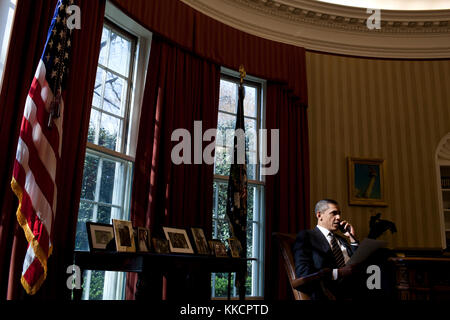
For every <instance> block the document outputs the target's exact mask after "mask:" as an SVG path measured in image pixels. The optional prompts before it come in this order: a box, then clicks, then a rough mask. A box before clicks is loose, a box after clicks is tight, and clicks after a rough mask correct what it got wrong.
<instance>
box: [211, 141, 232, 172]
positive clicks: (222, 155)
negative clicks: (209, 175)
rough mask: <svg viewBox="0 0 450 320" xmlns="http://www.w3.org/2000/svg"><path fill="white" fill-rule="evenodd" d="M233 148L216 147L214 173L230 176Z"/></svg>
mask: <svg viewBox="0 0 450 320" xmlns="http://www.w3.org/2000/svg"><path fill="white" fill-rule="evenodd" d="M231 157H232V155H231V149H229V148H224V147H216V153H215V155H214V174H220V175H223V176H228V175H229V174H230V164H231V159H232V158H231Z"/></svg>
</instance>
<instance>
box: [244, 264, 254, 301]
mask: <svg viewBox="0 0 450 320" xmlns="http://www.w3.org/2000/svg"><path fill="white" fill-rule="evenodd" d="M253 263H255V262H254V261H247V278H246V280H245V294H246V295H251V294H252V277H253V273H252V264H253Z"/></svg>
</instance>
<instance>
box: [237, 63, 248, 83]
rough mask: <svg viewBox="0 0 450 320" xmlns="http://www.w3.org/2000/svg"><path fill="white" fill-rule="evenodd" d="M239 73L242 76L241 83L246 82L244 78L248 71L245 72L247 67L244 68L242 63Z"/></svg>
mask: <svg viewBox="0 0 450 320" xmlns="http://www.w3.org/2000/svg"><path fill="white" fill-rule="evenodd" d="M239 74H240V76H241V84H242V83H244V78H245V76H246V75H247V73H246V72H245V69H244V65H242V64H241V65H240V66H239Z"/></svg>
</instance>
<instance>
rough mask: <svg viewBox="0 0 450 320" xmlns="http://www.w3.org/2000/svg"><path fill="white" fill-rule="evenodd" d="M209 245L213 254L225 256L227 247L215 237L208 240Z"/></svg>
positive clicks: (226, 255) (219, 256)
mask: <svg viewBox="0 0 450 320" xmlns="http://www.w3.org/2000/svg"><path fill="white" fill-rule="evenodd" d="M209 247H210V248H211V251H212V252H213V254H214V255H215V256H216V257H218V258H227V257H228V254H227V248H226V247H225V244H224V243H223V242H222V241H220V240H217V239H213V240H209Z"/></svg>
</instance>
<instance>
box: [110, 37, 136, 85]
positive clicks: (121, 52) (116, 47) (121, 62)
mask: <svg viewBox="0 0 450 320" xmlns="http://www.w3.org/2000/svg"><path fill="white" fill-rule="evenodd" d="M130 50H131V42H130V41H128V40H126V39H124V38H122V37H121V36H120V35H118V34H117V33H115V32H112V33H111V45H110V49H109V61H108V67H109V68H110V69H112V70H113V71H115V72H117V73H120V74H122V75H124V76H128V71H129V64H130Z"/></svg>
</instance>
